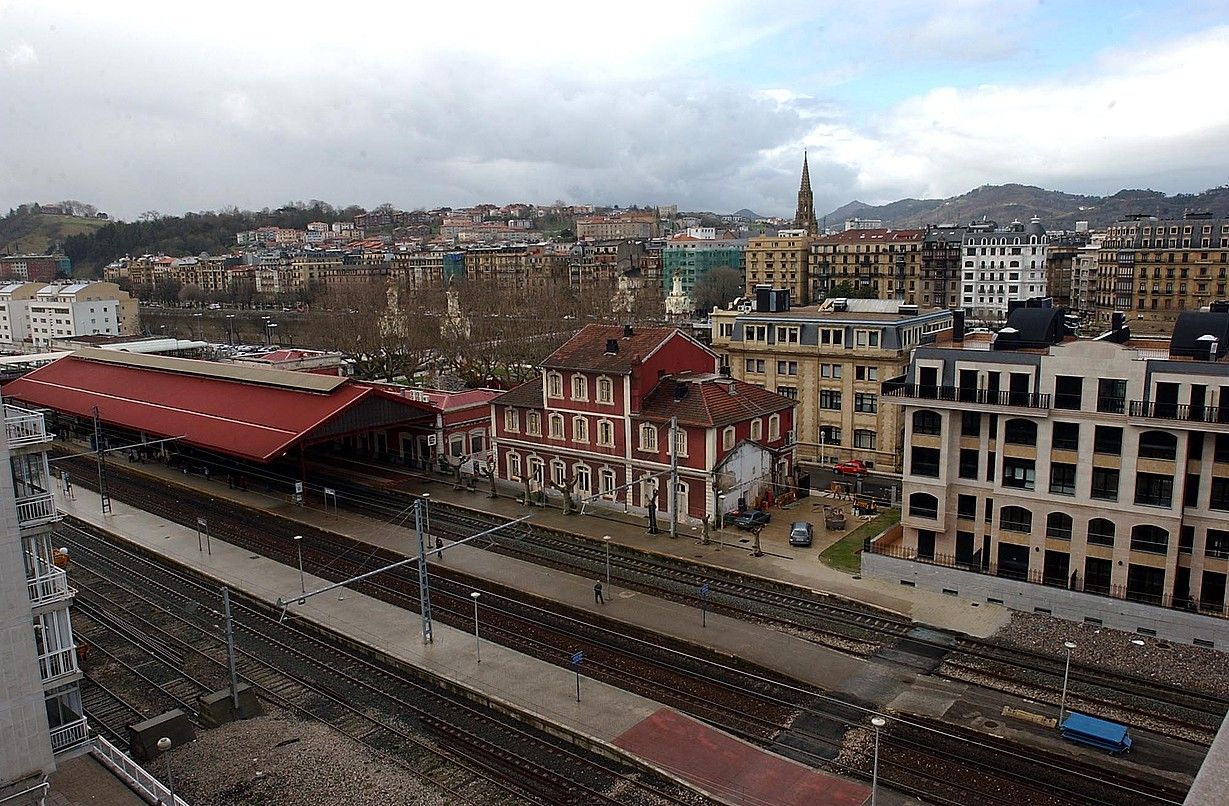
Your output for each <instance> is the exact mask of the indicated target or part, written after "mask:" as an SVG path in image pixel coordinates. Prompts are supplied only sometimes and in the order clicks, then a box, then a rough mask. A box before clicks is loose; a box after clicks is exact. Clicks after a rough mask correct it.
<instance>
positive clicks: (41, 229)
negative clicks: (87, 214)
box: [0, 211, 107, 255]
mask: <svg viewBox="0 0 1229 806" xmlns="http://www.w3.org/2000/svg"><path fill="white" fill-rule="evenodd" d="M106 223H107V221H106V220H105V219H101V218H80V217H78V216H68V215H52V214H49V213H29V212H25V213H18V212H17V211H13V212H12V213H10V214H9V215H6V216H4V217H3V218H0V254H5V255H22V254H27V255H29V254H43V253H45V252H47V251H49V250H53V249H55V248H56V246H57V245H60V246H61V247H62V246H63V244H64V242H65V241H67V240H68V239H69V238H70V237H73V236H79V235H84V236H89V235H90V234H91V233H94V232H97V231H98V229H99V228H100V227H102V226H104V225H105V224H106Z"/></svg>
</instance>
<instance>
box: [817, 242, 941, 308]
mask: <svg viewBox="0 0 1229 806" xmlns="http://www.w3.org/2000/svg"><path fill="white" fill-rule="evenodd" d="M925 234H926V231H925V230H920V229H900V230H893V229H852V230H848V231H846V232H838V233H837V234H835V235H825V236H823V237H820V238H815V239H813V240H812V241H811V274H812V275H813V277H814V281H813V282H814V283H815V290H816V292H817V293H816V295H815V297H816V298H818V297H820V296H822V295H823V294H825V293H827V292H828V291H829V290H830V289H832V288H833V287H837V286H850V287H852V288H854V289H857V290H859V291H869V292H872V293H873V294H874V295H875V297H876V298H878V299H891V300H899V301H901V302H904V301H905V294H906V289H907V288H908V286H909V283H910V282H911V279H910V278H912V282H913V284H914V292H915V293H916V290H917V285H916V283H917V278H918V276H919V269H920V267H921V257H922V242H923V237H924V236H925Z"/></svg>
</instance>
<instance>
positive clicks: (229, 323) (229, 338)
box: [226, 313, 235, 344]
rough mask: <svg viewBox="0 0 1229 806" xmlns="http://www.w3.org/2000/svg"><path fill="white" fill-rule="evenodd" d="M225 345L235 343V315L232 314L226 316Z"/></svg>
mask: <svg viewBox="0 0 1229 806" xmlns="http://www.w3.org/2000/svg"><path fill="white" fill-rule="evenodd" d="M226 343H227V344H234V343H235V315H234V314H233V313H228V314H226Z"/></svg>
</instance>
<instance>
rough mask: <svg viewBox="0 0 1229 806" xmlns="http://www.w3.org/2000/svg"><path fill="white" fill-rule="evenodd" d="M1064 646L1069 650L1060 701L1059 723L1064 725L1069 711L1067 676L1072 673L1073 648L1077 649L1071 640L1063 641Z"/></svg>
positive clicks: (1060, 725) (1064, 668)
mask: <svg viewBox="0 0 1229 806" xmlns="http://www.w3.org/2000/svg"><path fill="white" fill-rule="evenodd" d="M1063 648H1064V649H1066V650H1067V665H1066V666H1064V667H1063V695H1062V697H1061V698H1060V699H1059V701H1058V725H1059V727H1062V724H1063V716H1064V715H1065V714H1066V711H1067V678H1068V677H1069V676H1070V674H1071V650H1073V649H1075V644H1074V643H1072V642H1071V641H1063Z"/></svg>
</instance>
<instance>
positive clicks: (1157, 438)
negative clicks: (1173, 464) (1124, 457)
mask: <svg viewBox="0 0 1229 806" xmlns="http://www.w3.org/2000/svg"><path fill="white" fill-rule="evenodd" d="M1177 455H1178V438H1177V437H1176V436H1174V435H1173V434H1169V433H1166V432H1165V431H1145V432H1144V433H1142V434H1140V435H1139V457H1140V458H1141V459H1173V458H1174V457H1175V456H1177Z"/></svg>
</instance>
